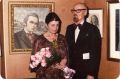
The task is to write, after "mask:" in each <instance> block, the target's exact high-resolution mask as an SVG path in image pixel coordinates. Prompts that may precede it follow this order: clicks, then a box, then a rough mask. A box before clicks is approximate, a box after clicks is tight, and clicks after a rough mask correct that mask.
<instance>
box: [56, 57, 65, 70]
mask: <svg viewBox="0 0 120 79" xmlns="http://www.w3.org/2000/svg"><path fill="white" fill-rule="evenodd" d="M66 63H67V59H66V58H64V59H62V60H61V62H60V63H56V64H55V68H57V69H61V70H63V69H64V68H65V67H66Z"/></svg>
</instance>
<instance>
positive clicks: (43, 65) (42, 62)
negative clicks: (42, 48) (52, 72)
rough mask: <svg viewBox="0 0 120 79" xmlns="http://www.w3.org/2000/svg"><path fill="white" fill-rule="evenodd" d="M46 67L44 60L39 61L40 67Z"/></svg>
mask: <svg viewBox="0 0 120 79" xmlns="http://www.w3.org/2000/svg"><path fill="white" fill-rule="evenodd" d="M46 65H47V63H46V61H45V59H43V60H42V61H41V66H42V67H45V66H46Z"/></svg>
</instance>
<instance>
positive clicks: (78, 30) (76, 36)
mask: <svg viewBox="0 0 120 79" xmlns="http://www.w3.org/2000/svg"><path fill="white" fill-rule="evenodd" d="M75 27H76V29H75V42H76V41H77V38H78V35H79V32H80V28H81V24H78V25H76V26H75Z"/></svg>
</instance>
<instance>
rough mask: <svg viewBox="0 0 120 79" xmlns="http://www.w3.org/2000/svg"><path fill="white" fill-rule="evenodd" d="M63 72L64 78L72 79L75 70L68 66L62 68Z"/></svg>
mask: <svg viewBox="0 0 120 79" xmlns="http://www.w3.org/2000/svg"><path fill="white" fill-rule="evenodd" d="M63 72H64V77H65V78H66V79H72V77H73V75H74V74H75V73H76V72H75V70H73V69H70V68H68V67H65V68H64V69H63Z"/></svg>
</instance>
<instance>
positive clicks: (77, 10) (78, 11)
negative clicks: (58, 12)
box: [71, 4, 87, 22]
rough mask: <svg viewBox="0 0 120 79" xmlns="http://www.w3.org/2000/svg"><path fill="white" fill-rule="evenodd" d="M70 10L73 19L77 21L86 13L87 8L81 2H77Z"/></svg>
mask: <svg viewBox="0 0 120 79" xmlns="http://www.w3.org/2000/svg"><path fill="white" fill-rule="evenodd" d="M71 12H72V13H73V21H74V22H79V21H81V20H83V19H84V18H85V16H86V15H87V8H86V7H85V6H84V5H82V4H77V5H75V6H74V8H73V9H72V10H71Z"/></svg>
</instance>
